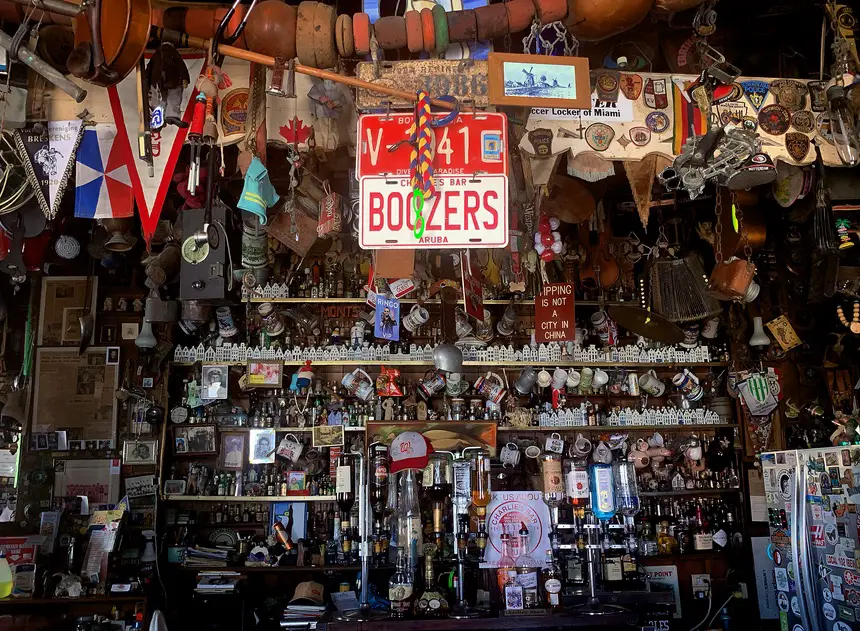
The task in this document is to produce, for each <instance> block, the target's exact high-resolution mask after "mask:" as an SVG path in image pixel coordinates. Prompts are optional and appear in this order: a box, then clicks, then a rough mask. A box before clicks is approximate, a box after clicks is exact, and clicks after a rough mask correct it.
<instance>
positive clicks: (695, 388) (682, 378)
mask: <svg viewBox="0 0 860 631" xmlns="http://www.w3.org/2000/svg"><path fill="white" fill-rule="evenodd" d="M672 383H673V384H674V385H675V387H676V388H678V390H679V391H680V392H681V394H682V395H684V398H685V399H687V400H688V401H698V400H699V399H701V398H702V395H703V394H704V393H705V391H704V390H703V389H702V386H701V385H700V384H699V380H698V379H696V377H695V375H693V374H692V373H690V372H689V371H687V370H685V371H684V372H679V373H677V374H675V376H674V377H672Z"/></svg>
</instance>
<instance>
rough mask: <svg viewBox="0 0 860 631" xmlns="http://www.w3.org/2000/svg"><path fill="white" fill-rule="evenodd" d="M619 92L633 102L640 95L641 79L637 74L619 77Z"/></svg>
mask: <svg viewBox="0 0 860 631" xmlns="http://www.w3.org/2000/svg"><path fill="white" fill-rule="evenodd" d="M620 84H621V92H623V93H624V96H626V97H627V98H628V99H630V100H631V101H635V100H636V99H638V98H639V95H640V94H642V77H640V76H639V75H638V74H623V75H621V81H620Z"/></svg>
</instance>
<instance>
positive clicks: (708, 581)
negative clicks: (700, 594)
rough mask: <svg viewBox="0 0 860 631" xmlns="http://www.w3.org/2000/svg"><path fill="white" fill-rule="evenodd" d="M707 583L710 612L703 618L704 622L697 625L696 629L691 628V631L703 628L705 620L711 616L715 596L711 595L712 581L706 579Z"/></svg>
mask: <svg viewBox="0 0 860 631" xmlns="http://www.w3.org/2000/svg"><path fill="white" fill-rule="evenodd" d="M705 582H706V583H707V584H708V611H707V613H705V617H704V618H702V620H701V622H699V624H697V625H696V626H694V627H690V631H696V629H698V628H699V627H701V626H702V625H703V624H704V623H705V620H707V619H708V616H710V615H711V606H712V605H713V604H714V599H713V595H712V594H711V581H710V580H707V579H705Z"/></svg>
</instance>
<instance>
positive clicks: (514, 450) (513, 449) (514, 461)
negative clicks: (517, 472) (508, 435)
mask: <svg viewBox="0 0 860 631" xmlns="http://www.w3.org/2000/svg"><path fill="white" fill-rule="evenodd" d="M499 461H501V463H502V466H503V467H516V466H517V465H518V464H519V462H520V448H519V447H517V446H516V444H514V443H508V444H507V445H505V446H504V447H502V451H501V452H499Z"/></svg>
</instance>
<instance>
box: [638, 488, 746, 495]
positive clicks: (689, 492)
mask: <svg viewBox="0 0 860 631" xmlns="http://www.w3.org/2000/svg"><path fill="white" fill-rule="evenodd" d="M741 490H742V489H741V488H740V487H738V488H735V489H689V490H687V489H684V490H683V491H640V492H639V496H640V497H679V496H682V495H721V494H724V493H740V492H741Z"/></svg>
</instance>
